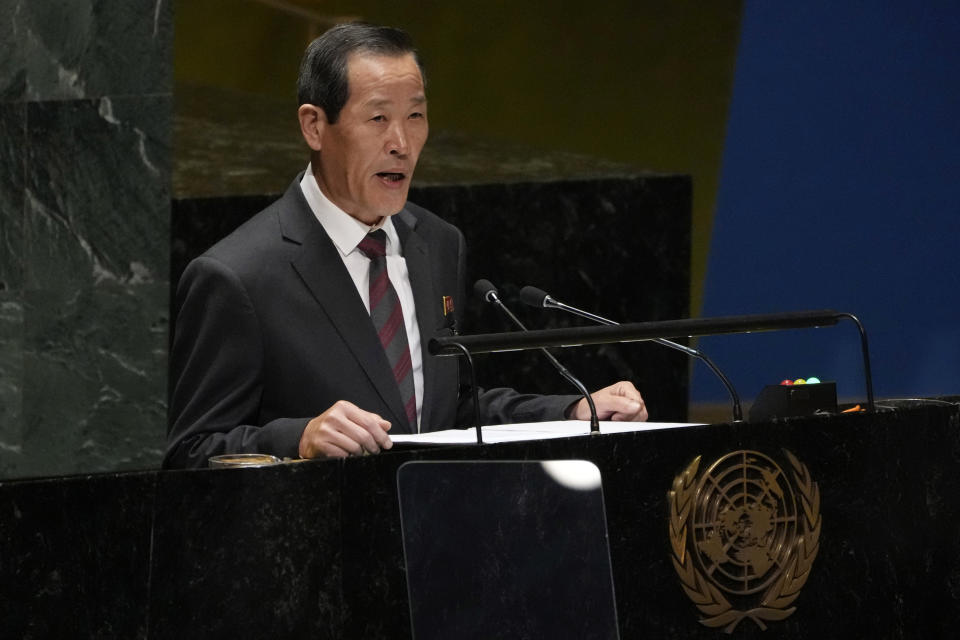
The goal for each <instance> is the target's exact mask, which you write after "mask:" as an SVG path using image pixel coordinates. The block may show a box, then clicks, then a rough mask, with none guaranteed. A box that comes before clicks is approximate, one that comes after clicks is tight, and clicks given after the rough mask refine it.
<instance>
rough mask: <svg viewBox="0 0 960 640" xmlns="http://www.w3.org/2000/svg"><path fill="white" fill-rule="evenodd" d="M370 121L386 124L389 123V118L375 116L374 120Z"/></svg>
mask: <svg viewBox="0 0 960 640" xmlns="http://www.w3.org/2000/svg"><path fill="white" fill-rule="evenodd" d="M370 120H371V121H372V122H386V121H387V117H386V116H373V117H372V118H370Z"/></svg>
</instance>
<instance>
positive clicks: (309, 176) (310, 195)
mask: <svg viewBox="0 0 960 640" xmlns="http://www.w3.org/2000/svg"><path fill="white" fill-rule="evenodd" d="M300 189H301V190H302V191H303V195H304V197H305V198H306V199H307V204H309V205H310V209H311V210H312V211H313V215H315V216H316V217H317V220H319V221H320V224H321V225H323V229H324V230H325V231H326V232H327V235H328V236H330V239H331V240H333V244H334V245H335V246H336V247H337V251H339V252H340V257H341V258H342V259H343V264H344V265H345V266H346V267H347V271H349V272H350V277H351V278H352V279H353V284H354V285H355V286H356V288H357V293H359V294H360V298H361V299H362V300H363V305H364V306H365V307H366V308H367V313H370V259H369V258H367V256H366V255H364V253H363V252H362V251H360V249H358V248H357V245H358V244H360V241H361V240H363V238H364V236H366V235H367V234H368V233H370V232H371V231H373V230H375V229H377V228H382V229H383V230H384V231H385V232H386V234H387V275H388V276H389V277H390V282H391V283H392V284H393V288H394V289H395V290H396V292H397V297H398V298H399V299H400V307H401V308H402V309H403V325H404V327H406V330H407V345H408V347H409V349H410V364H411V366H412V368H413V389H414V393H416V395H417V431H418V432H419V431H420V416H421V412H422V410H423V355H422V353H421V352H420V326H419V325H418V324H417V310H416V307H415V306H414V304H413V288H412V287H411V286H410V273H409V272H408V271H407V261H406V260H405V259H404V257H403V254H402V253H401V251H400V249H401V247H400V237H399V236H398V235H397V230H396V229H394V227H393V221H392V220H391V219H390V217H389V216H387V217H385V218H384V219H383V220H382V221H381V222H380V224H379V225H376V226H373V227H371V226H370V225H368V224H364V223H363V222H360V221H359V220H357V219H356V218H354V217H353V216H351V215H349V214H348V213H346V212H345V211H343V210H342V209H340V208H339V207H338V206H337V205H335V204H333V203H332V202H330V200H329V199H327V197H326V196H325V195H323V192H322V191H321V190H320V185H319V184H317V179H316V178H315V177H314V175H313V170H312V168H311V167H310V166H309V165H308V166H307V170H306V172H305V173H304V174H303V179H302V180H301V181H300ZM362 408H363V407H361V409H362Z"/></svg>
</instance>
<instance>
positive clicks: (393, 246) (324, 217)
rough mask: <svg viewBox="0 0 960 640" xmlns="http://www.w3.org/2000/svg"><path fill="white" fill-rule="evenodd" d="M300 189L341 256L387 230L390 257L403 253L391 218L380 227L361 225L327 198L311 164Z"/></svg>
mask: <svg viewBox="0 0 960 640" xmlns="http://www.w3.org/2000/svg"><path fill="white" fill-rule="evenodd" d="M300 189H301V191H303V196H304V197H305V198H306V199H307V204H309V205H310V210H311V211H313V215H314V216H316V218H317V221H318V222H320V224H321V225H322V226H323V230H324V231H326V232H327V235H328V236H330V239H331V240H333V244H334V245H335V246H336V247H337V250H338V251H339V252H340V255H342V256H344V257H346V256H347V255H349V254H350V253H352V252H353V251H355V250H356V249H357V245H358V244H360V241H361V240H363V238H364V236H366V235H367V234H368V233H370V232H371V231H376V230H377V229H383V230H384V232H385V233H386V234H387V255H388V256H389V255H398V254H399V253H400V236H398V235H397V230H396V229H395V228H394V227H393V221H392V220H391V219H390V216H383V217H382V218H380V221H379V222H377V224H375V225H373V226H370V225H368V224H364V223H363V222H360V221H359V220H357V219H356V218H354V217H353V216H351V215H350V214H349V213H347V212H345V211H344V210H343V209H341V208H340V207H338V206H337V205H335V204H333V203H332V202H330V200H329V199H328V198H327V196H325V195H323V191H321V190H320V185H319V184H317V179H316V177H315V176H314V175H313V168H312V166H311V165H309V164H308V165H307V170H306V171H305V172H304V174H303V178H302V179H301V180H300Z"/></svg>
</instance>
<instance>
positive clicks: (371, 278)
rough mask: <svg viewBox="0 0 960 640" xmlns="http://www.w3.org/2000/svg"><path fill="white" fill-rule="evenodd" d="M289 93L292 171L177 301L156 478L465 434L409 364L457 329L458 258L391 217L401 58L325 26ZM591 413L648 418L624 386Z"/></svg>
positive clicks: (403, 214) (463, 417) (413, 115)
mask: <svg viewBox="0 0 960 640" xmlns="http://www.w3.org/2000/svg"><path fill="white" fill-rule="evenodd" d="M297 91H298V100H299V102H300V108H299V110H298V116H299V120H300V130H301V133H302V134H303V138H304V140H305V141H306V143H307V145H308V146H309V147H310V164H309V166H308V167H307V169H306V171H304V172H303V173H302V174H300V175H299V176H297V177H296V179H294V181H293V184H291V185H290V187H289V188H288V189H287V191H286V193H285V194H284V195H283V196H282V197H281V198H280V199H279V200H277V201H276V202H275V203H273V204H272V205H270V206H269V207H267V208H266V209H265V210H263V211H261V212H260V213H258V214H257V215H256V216H254V217H253V218H251V219H250V220H249V221H248V222H247V223H245V224H244V225H242V226H241V227H240V228H239V229H237V230H236V231H234V232H233V233H232V234H231V235H229V236H228V237H227V238H225V239H223V240H221V241H220V242H219V243H217V244H216V245H215V246H214V247H213V248H211V249H210V250H209V251H207V252H206V253H205V254H204V255H202V256H200V257H199V258H197V259H196V260H194V261H193V262H191V263H190V265H189V266H188V267H187V269H186V270H185V272H184V274H183V277H182V278H181V281H180V284H179V287H178V289H177V306H178V314H177V324H176V328H175V333H174V342H173V350H172V353H171V368H172V372H173V388H172V393H171V403H170V426H169V441H168V447H167V451H166V456H165V459H164V465H165V466H166V467H199V466H206V464H207V459H208V458H209V457H210V456H213V455H219V454H224V453H241V452H252V453H253V452H255V453H270V454H273V455H277V456H281V457H302V458H318V457H344V456H349V455H361V454H364V453H377V452H379V451H380V450H382V449H388V448H390V446H391V442H390V437H389V435H388V432H393V433H411V432H412V433H416V432H419V431H431V430H437V429H448V428H452V427H455V426H463V425H466V424H468V423H469V422H470V416H471V415H472V407H471V401H470V398H469V397H464V398H460V397H459V396H458V386H459V385H458V380H459V375H458V362H457V360H456V359H453V358H436V357H432V356H430V355H429V354H428V353H427V351H426V343H427V342H428V340H429V339H430V338H431V337H434V336H443V335H450V333H451V332H452V330H453V329H454V328H455V327H456V326H458V325H457V321H458V319H459V315H460V313H461V312H462V309H463V308H464V295H465V279H466V273H465V259H464V253H465V247H464V240H463V236H462V235H461V233H460V231H459V230H458V229H456V228H455V227H454V226H452V225H450V224H448V223H446V222H444V221H443V220H441V219H440V218H438V217H437V216H435V215H434V214H432V213H431V212H429V211H427V210H425V209H423V208H421V207H418V206H417V205H415V204H413V203H409V202H407V193H408V191H409V189H410V181H411V179H412V178H413V172H414V169H415V168H416V165H417V159H418V158H419V155H420V151H421V149H423V145H424V144H425V143H426V141H427V134H428V129H429V126H428V122H427V97H426V92H425V83H424V76H423V73H422V69H421V66H420V62H419V59H418V56H417V52H416V50H415V49H414V48H413V43H412V41H411V40H410V38H409V36H408V35H407V34H406V33H404V32H403V31H400V30H398V29H392V28H388V27H380V26H374V25H369V24H363V23H352V24H344V25H339V26H337V27H334V28H333V29H331V30H330V31H327V32H326V33H324V34H323V35H322V36H320V37H319V38H317V39H316V40H314V41H313V42H312V43H311V44H310V46H309V47H308V48H307V51H306V53H305V54H304V57H303V61H302V62H301V65H300V73H299V77H298V80H297ZM592 397H593V399H594V402H595V404H596V407H597V412H598V414H599V417H600V419H603V420H629V421H633V420H645V419H646V417H647V411H646V408H645V406H644V403H643V399H642V398H641V396H640V394H639V392H638V391H637V390H636V389H635V388H634V386H633V385H632V384H631V383H629V382H618V383H617V384H614V385H612V386H610V387H606V388H605V389H601V390H600V391H597V392H595V393H594V394H592ZM480 405H481V406H480V410H481V418H482V419H483V421H484V423H487V424H489V423H510V422H531V421H539V420H560V419H564V418H574V419H581V420H583V419H588V418H589V409H588V407H587V403H586V401H585V400H584V399H583V398H582V397H580V396H572V395H571V396H542V395H530V394H522V393H518V392H516V391H514V390H512V389H488V390H485V391H482V392H481V393H480Z"/></svg>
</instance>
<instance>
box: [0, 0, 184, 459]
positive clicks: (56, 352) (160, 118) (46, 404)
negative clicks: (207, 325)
mask: <svg viewBox="0 0 960 640" xmlns="http://www.w3.org/2000/svg"><path fill="white" fill-rule="evenodd" d="M172 14H173V11H172V5H171V3H170V2H169V0H78V1H75V2H69V3H61V2H49V1H40V2H38V1H36V0H19V1H17V0H3V1H2V2H0V43H2V44H0V247H2V250H0V477H11V476H26V475H50V474H61V473H78V472H90V471H106V470H117V469H131V468H144V467H150V466H154V465H155V464H157V462H158V460H159V457H160V453H161V447H162V446H163V441H164V434H165V428H164V423H165V406H166V376H165V372H166V344H167V331H168V326H167V325H168V312H167V289H168V285H169V276H168V273H169V228H170V223H169V208H170V204H169V203H170V147H169V138H170V113H171V104H172V93H171V44H172V34H173V23H172Z"/></svg>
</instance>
